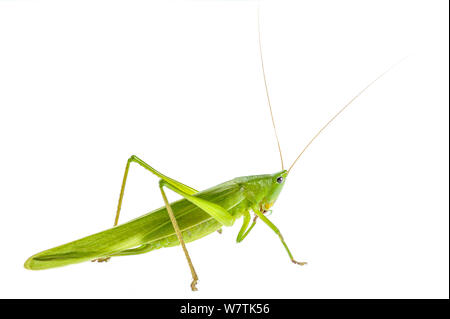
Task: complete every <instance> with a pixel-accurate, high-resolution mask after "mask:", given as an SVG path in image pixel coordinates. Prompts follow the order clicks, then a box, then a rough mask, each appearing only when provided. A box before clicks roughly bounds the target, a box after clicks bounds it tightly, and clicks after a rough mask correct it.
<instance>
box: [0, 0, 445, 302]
mask: <svg viewBox="0 0 450 319" xmlns="http://www.w3.org/2000/svg"><path fill="white" fill-rule="evenodd" d="M256 17H257V2H253V1H93V0H89V1H43V0H42V1H13V0H10V1H0V145H1V148H0V152H1V156H0V194H1V195H0V198H1V206H0V209H1V219H0V221H1V222H0V225H1V226H0V227H1V230H0V247H1V257H0V259H1V263H0V297H3V298H5V297H6V298H9V297H32V298H48V297H60V298H69V297H75V298H94V297H97V298H103V297H105V298H118V297H123V298H196V297H201V298H216V297H223V298H228V297H233V298H244V297H246V298H259V297H261V298H282V297H284V298H351V297H353V298H421V297H424V298H430V297H437V298H448V288H449V287H448V280H449V278H448V270H449V263H448V262H449V259H448V257H449V256H448V239H449V228H448V221H449V220H448V2H447V1H429V0H427V1H411V0H407V1H399V0H396V1H379V0H378V1H347V0H346V1H317V0H314V1H263V2H262V3H261V29H262V37H263V50H264V55H265V64H266V72H267V78H268V82H269V83H268V84H269V88H270V94H271V97H272V104H273V107H274V115H275V118H276V122H277V124H278V128H279V135H280V140H281V146H282V148H283V152H284V153H283V155H284V157H285V161H286V164H291V163H292V161H293V160H294V158H295V157H296V155H297V154H298V153H299V151H300V150H301V148H302V147H303V146H304V144H305V143H306V142H307V141H308V140H309V139H310V138H311V137H312V135H313V134H314V133H315V132H316V131H317V130H318V129H319V128H320V126H321V125H323V124H324V123H325V122H326V121H327V120H328V119H329V118H330V117H331V116H332V115H333V114H334V113H335V112H336V111H337V110H339V108H340V107H342V105H344V104H345V103H346V102H347V101H348V100H349V99H351V98H352V97H353V96H354V95H355V94H356V93H357V92H358V91H359V90H360V89H362V88H363V87H364V86H365V85H366V84H367V83H369V82H370V81H371V80H372V79H374V78H375V77H376V76H378V75H379V74H380V73H382V72H383V71H384V70H386V69H387V68H388V67H389V66H390V65H392V64H394V63H395V62H397V61H398V60H400V59H402V58H403V57H405V56H407V59H406V60H405V61H404V62H402V63H401V64H400V65H398V66H397V67H396V68H394V69H393V70H392V71H391V72H390V73H388V74H387V75H386V76H385V77H383V78H382V79H381V80H380V81H379V82H377V83H376V84H375V85H374V86H373V87H372V88H370V89H369V90H368V91H367V92H366V93H365V94H364V95H363V96H361V97H360V98H359V99H358V100H357V101H356V102H355V103H354V104H353V105H352V106H351V107H350V108H349V109H347V110H346V112H345V113H343V114H342V116H341V117H339V118H338V119H337V120H336V121H335V122H334V123H333V124H332V125H331V126H330V127H329V128H328V129H327V130H326V131H325V132H324V133H323V135H321V136H320V137H319V138H318V139H317V140H316V142H315V143H314V144H313V145H312V146H311V147H310V149H309V150H308V151H307V152H306V153H305V155H304V156H303V157H302V159H301V160H300V161H299V162H298V164H297V166H296V167H295V168H294V169H293V171H292V173H291V174H290V176H289V177H288V179H287V184H286V186H285V188H284V191H283V193H282V194H281V196H280V198H279V200H278V202H277V203H276V205H275V206H274V211H273V214H272V215H271V217H270V218H271V219H272V220H273V222H274V223H275V224H276V225H277V226H278V227H279V228H280V229H281V231H282V233H283V234H284V236H285V239H286V241H287V243H288V244H289V245H290V247H291V250H292V251H293V253H294V255H295V257H296V258H297V259H298V260H305V261H308V262H309V264H308V265H307V266H304V267H299V266H296V265H293V264H292V263H291V262H290V261H289V259H288V257H287V255H286V253H285V251H284V249H283V247H282V245H281V244H280V242H279V241H278V239H277V237H276V236H275V235H274V234H273V233H272V232H271V231H270V229H268V227H267V226H265V225H264V224H261V223H259V224H258V225H257V227H255V228H254V230H253V231H252V233H251V234H250V235H249V236H248V237H247V238H246V240H245V241H244V242H242V243H241V244H239V245H237V244H236V243H235V237H236V235H237V232H238V230H239V227H240V224H241V222H240V221H238V222H237V223H236V224H235V226H234V227H233V228H226V229H224V232H223V234H222V235H219V234H217V233H215V234H212V235H210V236H208V237H206V238H204V239H202V240H199V241H197V242H194V243H191V244H188V249H189V251H190V253H191V257H192V259H193V262H194V264H195V266H196V268H197V271H198V274H199V277H200V282H199V286H198V287H199V289H200V290H199V292H196V293H192V292H191V291H190V289H189V283H190V280H191V278H190V273H189V270H188V267H187V264H186V261H185V259H184V256H183V253H182V251H181V249H180V248H179V247H175V248H170V249H162V250H159V251H154V252H151V253H148V254H144V255H140V256H131V257H121V258H115V259H112V260H111V262H109V263H106V264H93V263H89V262H88V263H84V264H78V265H73V266H68V267H63V268H58V269H52V270H46V271H29V270H25V269H24V268H23V262H24V261H25V259H26V258H27V257H29V256H30V255H32V254H35V253H37V252H38V251H41V250H44V249H47V248H51V247H53V246H56V245H59V244H63V243H65V242H68V241H71V240H74V239H77V238H80V237H83V236H85V235H89V234H92V233H95V232H98V231H100V230H103V229H105V228H108V227H110V226H111V225H112V223H113V217H114V214H115V209H116V205H117V199H118V195H119V189H120V183H121V181H122V176H123V169H124V167H125V163H126V160H127V158H128V157H129V156H130V155H132V154H136V155H138V156H139V157H141V158H142V159H144V160H146V161H147V162H148V163H149V164H150V165H152V166H154V167H155V168H157V169H158V170H161V171H162V172H164V173H166V174H167V175H169V176H171V177H173V178H176V179H178V180H180V181H182V182H184V183H186V184H188V185H190V186H192V187H194V188H197V189H204V188H207V187H210V186H212V185H215V184H218V183H220V182H223V181H226V180H229V179H232V178H234V177H236V176H242V175H251V174H260V173H272V172H276V171H278V170H279V169H280V163H279V157H278V153H277V149H276V144H275V139H274V135H273V131H272V127H271V122H270V117H269V113H268V108H267V102H266V99H265V92H264V85H263V80H262V74H261V68H260V64H259V63H260V62H259V55H258V54H259V53H258V42H257V19H256ZM127 186H128V187H127V192H126V196H125V199H124V206H123V214H122V221H125V220H128V219H131V218H134V217H137V216H139V215H142V214H144V213H146V212H148V211H150V210H152V209H154V208H156V207H159V206H161V205H162V199H161V198H160V194H159V191H158V187H157V178H156V177H154V176H152V175H151V174H150V173H148V172H146V171H145V170H143V169H142V168H140V167H137V166H134V167H132V169H131V172H130V176H129V181H128V184H127ZM170 198H171V199H175V198H177V196H175V195H173V194H170Z"/></svg>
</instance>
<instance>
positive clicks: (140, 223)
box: [24, 17, 388, 291]
mask: <svg viewBox="0 0 450 319" xmlns="http://www.w3.org/2000/svg"><path fill="white" fill-rule="evenodd" d="M258 20H259V17H258ZM258 37H259V38H258V39H259V53H260V59H261V68H262V73H263V79H264V85H265V90H266V95H267V101H268V106H269V111H270V116H271V120H272V124H273V129H274V133H275V137H276V142H277V146H278V151H279V154H280V160H281V170H280V171H278V172H276V173H274V174H265V175H253V176H243V177H238V178H235V179H233V180H230V181H227V182H225V183H222V184H219V185H216V186H213V187H211V188H208V189H206V190H203V191H197V190H195V189H193V188H191V187H189V186H187V185H185V184H183V183H180V182H178V181H176V180H174V179H172V178H170V177H167V176H166V175H164V174H162V173H160V172H159V171H157V170H156V169H154V168H153V167H151V166H150V165H148V164H147V163H146V162H144V161H143V160H141V159H140V158H138V157H137V156H134V155H133V156H131V157H130V158H129V159H128V161H127V164H126V168H125V173H124V177H123V182H122V186H121V190H120V196H119V202H118V206H117V212H116V216H115V221H114V225H113V227H112V228H110V229H107V230H105V231H102V232H99V233H96V234H94V235H90V236H87V237H84V238H81V239H79V240H75V241H72V242H70V243H67V244H64V245H61V246H57V247H55V248H51V249H48V250H45V251H42V252H40V253H38V254H35V255H33V256H31V257H30V258H28V259H27V260H26V262H25V265H24V266H25V268H27V269H30V270H41V269H49V268H54V267H60V266H66V265H70V264H75V263H81V262H84V261H89V260H91V261H98V262H102V261H107V260H109V259H110V258H111V257H116V256H129V255H137V254H143V253H147V252H150V251H152V250H155V249H159V248H163V247H173V246H177V245H181V247H182V249H183V252H184V254H185V256H186V259H187V262H188V265H189V268H190V271H191V274H192V283H191V289H192V290H193V291H195V290H197V287H196V284H197V281H198V276H197V274H196V272H195V269H194V266H193V263H192V261H191V258H190V256H189V253H188V251H187V249H186V245H185V243H188V242H192V241H194V240H197V239H200V238H203V237H204V236H206V235H209V234H211V233H213V232H215V231H220V230H221V228H222V227H223V226H232V225H233V224H234V222H235V221H236V220H237V219H239V218H241V217H243V224H242V227H241V229H240V231H239V233H238V236H237V239H236V241H237V242H241V241H242V240H244V238H245V237H246V236H247V235H248V234H249V232H250V231H251V230H252V229H253V227H254V226H255V224H256V222H257V219H261V220H262V221H263V222H264V223H265V224H266V225H267V226H269V227H270V229H272V230H273V231H274V232H275V234H276V235H277V236H278V237H279V240H280V241H281V243H282V244H283V246H284V248H285V250H286V252H287V254H288V255H289V258H290V260H291V261H292V262H293V263H295V264H298V265H304V264H306V262H298V261H296V260H295V259H294V257H293V255H292V253H291V252H290V250H289V248H288V246H287V244H286V242H285V241H284V239H283V236H282V235H281V232H280V231H279V229H278V228H277V227H276V226H275V225H274V224H273V223H272V222H271V221H270V220H269V219H268V218H267V217H266V216H265V213H267V212H268V211H269V209H270V208H271V207H272V206H273V204H274V203H275V201H276V200H277V198H278V196H279V194H280V192H281V190H282V189H283V186H284V184H285V182H286V179H287V176H288V175H289V173H290V171H291V170H292V168H293V167H294V165H295V164H296V163H297V161H298V159H299V158H300V157H301V156H302V155H303V153H304V152H305V150H306V149H307V148H308V147H309V146H310V145H311V143H312V142H313V141H314V140H315V139H316V138H317V137H318V136H319V135H320V134H321V133H322V131H323V130H324V129H325V128H326V127H328V125H329V124H330V123H331V122H332V121H333V120H334V119H335V118H336V117H338V116H339V115H340V114H341V113H342V112H343V111H344V110H345V109H346V108H347V107H348V106H349V105H350V104H351V103H352V102H353V101H354V100H355V99H356V98H357V97H358V96H359V95H361V94H362V93H363V92H364V91H365V90H367V89H368V88H369V87H370V86H371V85H372V84H374V83H375V82H376V81H377V80H378V79H379V78H381V77H382V76H383V75H384V74H385V73H387V72H388V71H386V72H384V73H383V74H381V75H380V76H378V77H377V78H376V79H375V80H373V81H372V82H371V83H370V84H368V85H367V86H366V87H365V88H364V89H362V90H361V91H360V92H359V93H358V94H357V95H356V96H355V97H353V98H352V99H351V100H350V101H349V102H348V103H347V104H346V105H345V106H343V107H342V108H341V109H340V110H339V111H338V112H337V113H336V114H335V115H334V116H333V117H332V118H331V119H330V120H329V121H328V122H327V123H326V124H325V125H324V126H323V127H322V128H321V129H320V130H319V131H318V132H317V133H316V134H315V135H314V136H313V137H312V139H311V140H310V141H309V142H308V143H307V144H306V146H305V147H304V149H303V150H302V151H301V152H300V154H299V155H298V157H297V158H296V159H295V161H294V162H293V163H292V165H291V166H290V167H289V168H288V169H287V170H286V169H285V167H284V162H283V156H282V152H281V147H280V143H279V139H278V135H277V131H276V126H275V121H274V117H273V114H272V106H271V103H270V98H269V91H268V87H267V81H266V75H265V71H264V61H263V55H262V48H261V33H260V30H259V21H258ZM131 163H137V164H139V165H140V166H142V167H144V168H145V169H147V170H148V171H150V172H151V173H153V174H155V175H156V176H158V177H159V178H160V181H159V187H160V191H161V196H162V198H163V201H164V206H162V207H160V208H158V209H156V210H153V211H151V212H150V213H148V214H146V215H143V216H141V217H138V218H136V219H133V220H131V221H129V222H126V223H124V224H121V225H118V222H119V215H120V210H121V206H122V200H123V196H124V191H125V185H126V181H127V176H128V171H129V168H130V165H131ZM165 188H168V189H170V190H172V191H174V192H175V193H177V194H179V195H181V196H182V199H180V200H178V201H175V202H172V203H169V202H168V200H167V197H166V194H165ZM251 211H252V212H253V213H254V218H253V221H252V222H251V219H252V218H251V215H250V212H251ZM250 222H251V224H250Z"/></svg>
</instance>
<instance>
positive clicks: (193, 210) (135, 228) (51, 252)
mask: <svg viewBox="0 0 450 319" xmlns="http://www.w3.org/2000/svg"><path fill="white" fill-rule="evenodd" d="M194 196H196V197H199V198H203V199H205V200H209V201H211V202H214V203H216V204H218V205H220V206H222V207H223V208H225V209H226V210H229V211H232V212H235V213H236V212H237V211H240V210H242V207H241V206H242V205H243V201H244V199H245V198H244V194H243V192H242V190H241V188H240V187H239V185H237V184H235V183H234V182H232V181H230V182H226V183H223V184H220V185H218V186H215V187H213V188H210V189H208V190H205V191H202V192H199V193H197V194H195V195H194ZM171 206H172V209H173V211H174V214H175V217H176V219H177V222H178V225H179V227H180V230H181V231H182V232H183V238H185V241H186V242H190V241H193V240H196V239H199V238H201V237H203V236H206V235H208V234H210V233H212V232H214V231H215V230H217V229H219V228H220V227H222V225H221V224H220V223H219V222H217V221H216V220H214V219H213V218H212V217H211V216H210V215H209V214H207V213H206V212H204V211H203V210H201V209H200V208H198V207H197V206H195V205H194V204H192V203H191V202H189V201H187V200H186V199H181V200H179V201H176V202H174V203H172V204H171ZM177 244H178V240H177V238H176V236H175V232H174V229H173V226H172V223H171V221H170V219H169V216H168V214H167V211H166V208H165V207H161V208H159V209H157V210H154V211H152V212H150V213H148V214H146V215H143V216H141V217H138V218H136V219H134V220H131V221H129V222H127V223H124V224H121V225H119V226H116V227H114V228H110V229H107V230H105V231H102V232H100V233H97V234H94V235H90V236H87V237H84V238H82V239H79V240H75V241H73V242H70V243H67V244H64V245H61V246H58V247H55V248H51V249H48V250H45V251H43V252H40V253H38V254H36V255H33V256H31V257H30V258H29V259H28V260H27V261H26V262H25V268H27V269H32V270H40V269H48V268H54V267H60V266H65V265H70V264H75V263H80V262H84V261H89V260H92V259H95V258H99V257H105V256H111V255H114V254H120V252H122V251H124V250H127V249H130V248H135V247H139V246H141V245H150V246H149V247H151V248H152V249H157V248H162V247H170V246H175V245H177ZM152 249H150V250H152Z"/></svg>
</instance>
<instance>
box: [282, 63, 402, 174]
mask: <svg viewBox="0 0 450 319" xmlns="http://www.w3.org/2000/svg"><path fill="white" fill-rule="evenodd" d="M404 59H405V58H403V59H401V60H400V61H399V62H397V63H395V64H394V65H392V66H391V67H390V68H389V69H387V70H386V71H384V72H383V73H381V74H380V75H379V76H378V77H377V78H376V79H375V80H373V81H372V82H370V83H369V84H368V85H367V86H366V87H365V88H364V89H362V90H361V91H360V92H359V93H358V94H356V95H355V96H354V97H353V98H352V99H351V100H350V101H349V102H348V103H347V104H345V105H344V107H343V108H341V109H340V110H339V112H337V113H336V114H335V115H334V116H333V117H332V118H331V119H330V120H329V121H328V122H327V123H326V124H325V125H324V126H322V128H321V129H320V130H319V131H318V132H317V133H316V135H314V136H313V138H312V139H311V140H310V141H309V142H308V144H306V146H305V147H304V148H303V150H302V151H301V152H300V154H299V155H298V156H297V158H296V159H295V161H294V163H292V165H291V167H289V169H288V174H289V172H290V171H291V169H292V167H294V165H295V163H296V162H297V161H298V159H299V158H300V157H301V156H302V155H303V153H304V152H305V151H306V149H307V148H308V147H309V146H310V145H311V144H312V142H314V140H315V139H316V138H317V137H318V136H319V135H320V133H322V132H323V131H324V130H325V129H326V128H327V127H328V125H330V123H331V122H333V121H334V119H335V118H337V117H338V116H339V115H340V114H341V113H342V112H343V111H344V110H345V109H346V108H347V107H348V106H349V105H350V104H352V103H353V101H355V100H356V99H357V98H358V97H359V96H360V95H361V94H363V93H364V92H365V91H366V90H367V89H368V88H369V87H371V86H372V85H373V84H374V83H375V82H377V81H378V80H379V79H380V78H381V77H383V76H384V75H385V74H386V73H388V72H389V71H390V70H392V69H393V68H394V67H395V66H396V65H397V64H399V63H400V62H402V61H403V60H404Z"/></svg>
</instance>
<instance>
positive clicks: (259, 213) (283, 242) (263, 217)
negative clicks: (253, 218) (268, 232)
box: [253, 209, 307, 266]
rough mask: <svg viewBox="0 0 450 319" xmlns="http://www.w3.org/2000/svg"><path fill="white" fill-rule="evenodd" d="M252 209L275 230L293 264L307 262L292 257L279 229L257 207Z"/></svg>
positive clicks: (304, 263) (301, 264)
mask: <svg viewBox="0 0 450 319" xmlns="http://www.w3.org/2000/svg"><path fill="white" fill-rule="evenodd" d="M253 211H254V212H255V214H256V215H257V216H258V217H259V218H261V220H262V221H263V222H264V223H265V224H266V225H267V226H269V227H270V229H272V230H273V231H274V232H275V234H277V235H278V237H279V238H280V240H281V243H282V244H283V246H284V248H285V249H286V251H287V253H288V255H289V258H290V259H291V261H292V262H293V263H294V264H297V265H300V266H303V265H306V264H307V262H304V261H296V260H295V259H294V257H293V256H292V253H291V251H290V250H289V248H288V246H287V244H286V242H285V241H284V238H283V235H281V232H280V230H279V229H278V228H277V226H275V225H274V224H273V223H272V222H271V221H270V220H269V219H268V218H267V217H266V216H264V215H263V213H261V212H260V211H259V210H258V209H253Z"/></svg>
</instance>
